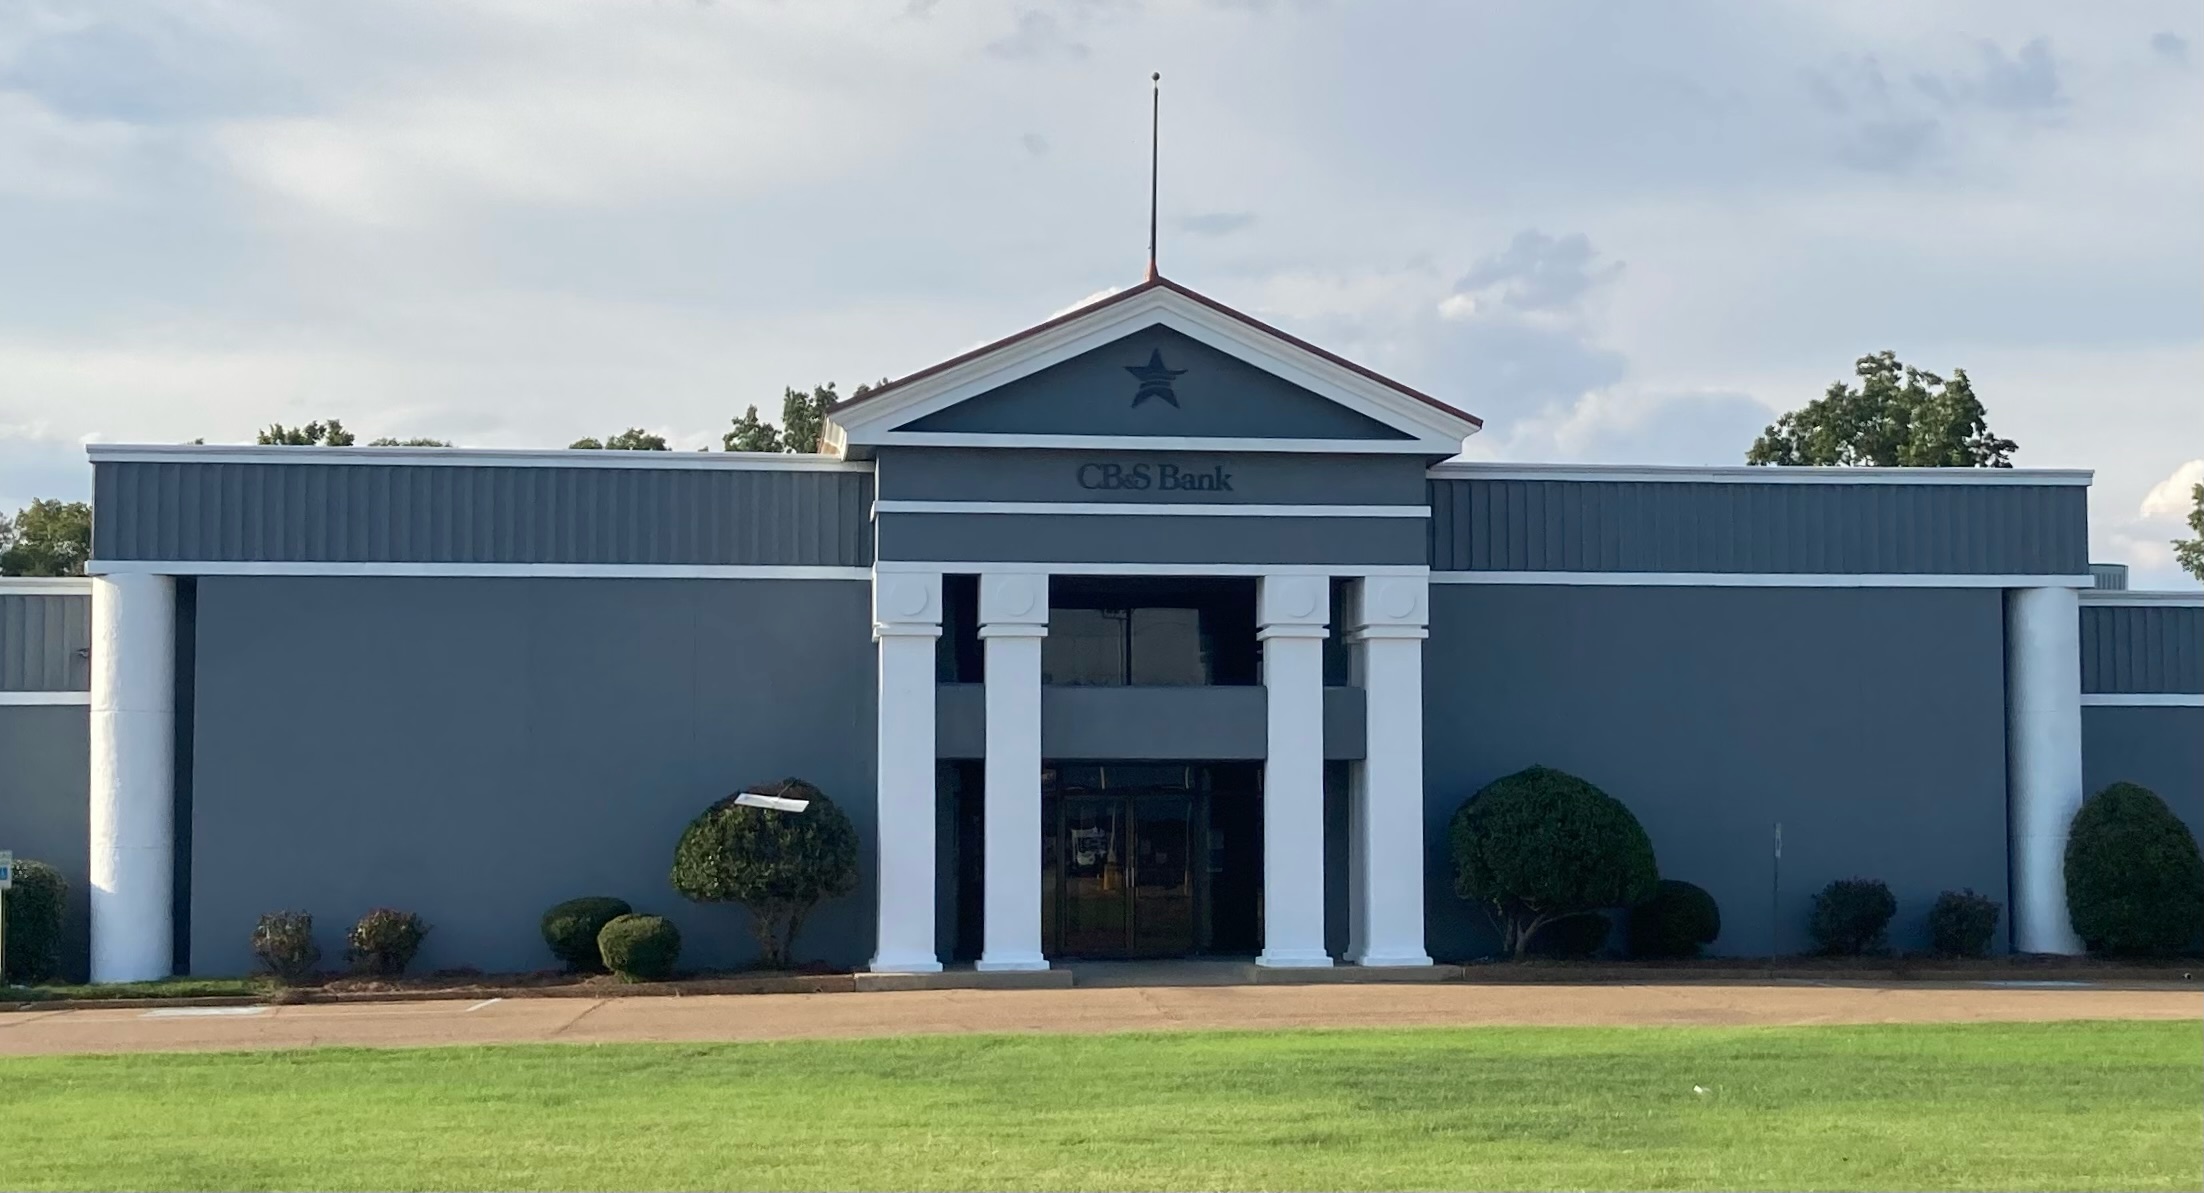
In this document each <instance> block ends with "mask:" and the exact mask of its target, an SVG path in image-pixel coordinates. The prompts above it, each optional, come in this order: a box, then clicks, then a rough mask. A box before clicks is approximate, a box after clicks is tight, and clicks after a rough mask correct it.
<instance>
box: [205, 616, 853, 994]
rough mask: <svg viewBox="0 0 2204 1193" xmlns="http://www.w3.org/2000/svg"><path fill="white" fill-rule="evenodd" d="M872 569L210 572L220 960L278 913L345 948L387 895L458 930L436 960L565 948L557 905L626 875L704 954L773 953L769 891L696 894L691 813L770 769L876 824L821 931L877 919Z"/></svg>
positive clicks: (212, 914) (819, 941) (647, 904)
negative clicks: (688, 868)
mask: <svg viewBox="0 0 2204 1193" xmlns="http://www.w3.org/2000/svg"><path fill="white" fill-rule="evenodd" d="M869 597H870V587H869V586H868V585H866V584H865V583H863V582H860V581H720V580H549V579H541V580H539V579H527V580H519V579H515V580H477V579H441V578H439V579H392V578H376V579H350V578H268V577H206V578H203V579H202V580H201V581H200V585H199V598H198V656H197V666H198V681H197V690H196V697H197V702H196V716H195V724H196V734H195V742H194V745H195V754H196V766H195V772H194V793H193V825H192V828H193V842H194V844H193V857H192V886H193V906H192V917H191V929H192V961H193V968H194V970H195V971H196V972H200V973H210V974H219V973H236V972H242V971H244V970H246V969H247V968H249V966H250V965H251V957H250V954H249V951H248V949H247V947H246V938H247V935H248V933H250V932H251V930H252V926H253V923H254V921H255V919H256V918H257V917H258V916H259V915H260V914H261V913H263V912H267V911H272V910H278V909H282V908H297V909H300V910H304V911H308V912H311V913H313V915H314V918H315V925H316V928H317V931H318V934H319V936H320V938H321V945H322V949H323V951H324V954H325V956H326V957H328V958H329V959H330V960H331V961H337V960H338V959H340V958H341V957H342V955H343V947H342V945H343V933H344V931H345V929H346V927H347V926H348V925H349V924H350V923H351V922H352V921H353V919H355V918H356V917H358V916H359V915H360V914H361V913H362V912H364V911H366V910H367V909H369V908H371V907H375V906H378V905H390V906H396V907H403V908H409V909H411V910H414V911H417V912H419V913H420V914H421V915H422V916H424V917H425V918H426V919H427V920H428V921H429V922H430V923H431V924H432V925H434V930H433V931H432V932H431V933H430V934H429V937H428V940H427V943H426V946H425V947H424V949H423V952H422V956H421V958H420V960H419V962H418V963H417V965H418V967H419V968H420V969H421V970H422V971H424V972H425V971H428V970H433V969H437V968H440V967H446V966H458V965H474V966H479V967H481V968H483V969H487V970H529V969H539V968H542V967H544V966H547V965H549V964H551V963H552V962H551V958H550V957H549V955H548V954H547V953H546V952H545V951H544V946H543V942H542V939H541V937H540V936H539V935H538V931H537V920H538V918H539V917H540V916H541V915H542V913H543V910H544V909H545V908H546V907H549V906H550V905H551V904H552V903H555V902H557V901H559V900H561V899H565V898H569V897H571V896H574V895H581V894H610V895H618V896H620V897H622V898H625V899H627V900H629V901H630V902H632V903H634V904H635V905H636V906H637V907H639V908H642V909H645V910H649V911H654V912H659V913H662V914H666V915H669V916H671V917H673V918H674V919H675V921H676V922H678V923H679V924H680V927H681V931H682V936H683V941H684V945H683V963H684V964H686V965H691V966H697V967H714V968H716V967H724V966H731V965H735V964H739V963H742V962H745V961H748V960H750V959H751V958H753V957H754V956H755V945H754V943H753V941H752V938H751V935H750V931H749V927H748V920H747V916H746V913H744V912H743V911H742V910H741V909H739V908H735V907H701V906H696V905H692V904H690V903H688V902H686V901H685V900H683V899H681V898H680V897H679V896H678V895H676V894H675V893H674V892H673V890H672V889H671V888H670V887H669V886H668V885H667V881H666V873H667V869H668V867H669V865H670V864H671V861H672V857H673V847H674V843H675V841H676V840H677V839H678V837H679V835H680V832H681V829H682V827H683V826H684V825H685V824H687V822H688V821H689V820H690V819H691V818H693V817H694V816H695V815H696V813H698V812H699V811H701V810H702V809H703V808H704V807H705V806H706V805H708V804H709V803H711V802H712V801H713V800H715V799H717V798H719V797H721V796H723V795H725V794H727V793H728V792H730V791H733V790H735V789H737V788H738V787H740V786H742V785H744V784H747V783H751V782H756V781H760V780H769V779H775V778H781V777H785V776H789V775H796V776H801V777H804V778H808V779H810V780H812V781H814V782H816V783H818V784H819V785H820V786H821V787H822V788H823V789H824V790H825V791H826V792H827V793H828V794H829V795H830V796H832V797H834V799H835V801H836V802H837V803H838V804H840V805H841V806H842V807H843V808H844V809H845V810H846V811H847V812H848V813H849V815H850V818H851V819H852V820H853V821H854V822H855V823H856V825H857V829H858V833H859V836H860V838H861V850H862V853H861V856H862V857H863V858H864V859H866V860H865V862H864V865H863V875H864V876H863V878H862V879H861V883H860V889H859V890H857V891H856V892H854V893H852V894H851V895H849V896H847V897H845V898H842V899H837V900H834V901H833V902H831V903H829V904H828V905H826V906H824V907H822V908H821V909H820V911H819V913H818V915H817V916H815V917H814V919H813V920H812V921H811V922H810V923H809V924H807V925H806V927H805V930H804V937H803V939H802V940H801V941H800V942H799V948H800V949H801V951H802V952H803V953H804V954H805V955H806V956H809V957H817V958H823V959H826V960H830V961H834V962H837V963H841V964H857V963H860V962H862V961H863V960H864V959H865V957H866V956H868V955H869V953H870V951H871V946H872V937H873V902H874V896H873V893H872V874H873V872H874V866H873V863H872V861H871V859H872V858H873V856H874V825H875V823H876V817H875V814H874V794H873V782H874V774H873V743H874V739H875V735H874V719H873V707H874V700H875V694H874V692H875V685H874V679H873V676H874V662H873V657H874V656H873V645H872V642H871V638H870V613H869Z"/></svg>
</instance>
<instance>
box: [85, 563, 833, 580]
mask: <svg viewBox="0 0 2204 1193" xmlns="http://www.w3.org/2000/svg"><path fill="white" fill-rule="evenodd" d="M89 566H90V569H91V571H92V572H93V574H95V575H112V576H121V575H131V574H141V575H142V574H152V575H156V576H465V577H481V578H495V579H519V580H547V579H577V580H870V579H872V569H871V568H863V567H831V566H826V565H819V566H811V565H800V564H763V563H760V564H750V563H726V564H721V563H342V562H296V561H285V562H269V561H258V560H247V561H232V560H146V559H95V560H93V561H92V562H91V564H90V565H89Z"/></svg>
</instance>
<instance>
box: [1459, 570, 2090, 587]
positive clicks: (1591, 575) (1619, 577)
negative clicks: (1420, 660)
mask: <svg viewBox="0 0 2204 1193" xmlns="http://www.w3.org/2000/svg"><path fill="white" fill-rule="evenodd" d="M1431 582H1432V583H1433V584H1574V585H1591V586H1601V587H1607V586H1636V587H1646V588H2087V587H2089V585H2090V583H2091V579H2090V577H2088V576H1970V575H1954V574H1923V573H1912V572H1863V573H1860V574H1857V575H1854V574H1850V573H1831V572H1433V573H1431Z"/></svg>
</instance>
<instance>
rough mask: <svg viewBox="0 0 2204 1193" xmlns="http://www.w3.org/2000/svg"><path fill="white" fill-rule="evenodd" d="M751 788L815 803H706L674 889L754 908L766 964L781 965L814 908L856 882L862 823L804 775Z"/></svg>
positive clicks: (681, 857)
mask: <svg viewBox="0 0 2204 1193" xmlns="http://www.w3.org/2000/svg"><path fill="white" fill-rule="evenodd" d="M747 794H756V795H774V796H780V797H783V798H786V799H801V800H808V801H810V802H809V805H808V806H807V807H806V808H805V809H804V810H803V811H801V812H781V811H776V810H774V809H771V808H751V807H744V806H743V805H741V804H738V803H736V802H735V800H736V799H737V798H738V797H737V796H733V795H730V796H728V797H727V798H726V799H723V800H721V801H719V802H718V803H716V804H713V805H712V806H711V807H709V808H706V809H704V812H703V814H702V815H700V816H698V817H697V818H696V819H695V820H693V821H690V822H689V827H688V828H687V829H685V830H683V831H682V833H681V842H680V844H678V845H676V846H675V847H674V853H673V874H672V881H673V889H675V890H677V891H680V892H681V893H682V894H683V895H684V896H686V897H688V898H690V899H693V900H695V901H696V902H698V903H740V904H742V905H743V906H744V907H747V908H749V909H750V914H751V916H752V927H753V929H754V930H755V931H756V933H757V937H758V948H759V950H760V952H761V953H762V954H763V961H764V963H765V964H766V965H767V966H770V967H773V968H776V969H782V968H786V967H787V966H788V964H789V959H790V957H791V956H792V955H793V953H794V951H795V947H796V933H797V932H798V931H800V930H801V929H802V928H803V924H804V918H805V917H806V916H808V915H810V914H811V910H812V908H814V907H817V906H818V905H819V902H820V901H821V900H823V899H831V898H834V897H836V896H838V895H846V894H848V893H849V892H850V891H852V890H854V889H855V888H856V886H857V829H856V827H855V826H854V825H852V824H850V822H849V817H848V816H847V815H844V814H843V812H842V810H841V809H840V808H837V807H835V806H834V801H833V800H831V799H828V798H827V796H826V793H825V792H823V791H821V790H819V789H818V788H816V787H814V786H812V785H811V784H809V783H806V782H804V781H803V780H801V779H786V780H783V781H781V782H779V783H761V784H759V785H758V786H756V787H752V788H750V789H749V791H748V793H747ZM606 961H607V962H608V963H609V962H610V961H611V958H609V957H607V958H606Z"/></svg>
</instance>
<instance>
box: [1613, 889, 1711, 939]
mask: <svg viewBox="0 0 2204 1193" xmlns="http://www.w3.org/2000/svg"><path fill="white" fill-rule="evenodd" d="M1627 927H1628V931H1629V940H1630V955H1631V956H1633V957H1696V956H1698V955H1699V949H1700V947H1701V946H1703V945H1709V944H1713V943H1714V939H1715V937H1718V936H1720V935H1721V934H1722V909H1721V907H1720V906H1719V905H1717V904H1716V903H1715V901H1714V896H1713V895H1710V894H1708V893H1707V892H1706V889H1705V888H1704V887H1700V886H1696V885H1694V884H1692V883H1688V882H1684V881H1682V880H1680V879H1675V878H1663V879H1661V882H1660V885H1659V886H1658V887H1657V888H1655V889H1654V891H1653V896H1652V897H1651V898H1649V899H1647V900H1646V901H1645V902H1643V903H1640V904H1638V905H1637V906H1636V907H1633V908H1631V909H1630V918H1629V921H1628V924H1627Z"/></svg>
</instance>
